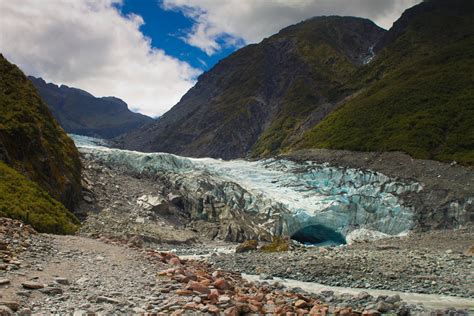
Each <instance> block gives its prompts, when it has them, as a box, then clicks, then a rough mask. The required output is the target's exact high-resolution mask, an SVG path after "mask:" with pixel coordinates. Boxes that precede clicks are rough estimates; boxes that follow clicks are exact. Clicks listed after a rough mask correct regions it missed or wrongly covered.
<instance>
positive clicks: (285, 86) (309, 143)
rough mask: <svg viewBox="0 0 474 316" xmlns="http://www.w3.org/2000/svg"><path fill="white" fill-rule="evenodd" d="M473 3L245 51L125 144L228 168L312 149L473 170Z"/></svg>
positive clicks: (461, 0) (302, 32)
mask: <svg viewBox="0 0 474 316" xmlns="http://www.w3.org/2000/svg"><path fill="white" fill-rule="evenodd" d="M472 7H473V3H472V1H467V0H454V1H443V0H429V1H424V2H422V3H420V4H418V5H417V6H414V7H413V8H411V9H408V10H407V11H406V12H405V13H404V14H403V15H402V17H401V18H400V19H399V20H398V21H396V22H395V23H394V25H393V27H392V28H391V29H390V30H389V31H385V30H382V29H380V28H378V27H377V26H376V25H375V24H373V23H372V22H371V21H368V20H364V19H359V18H352V17H318V18H313V19H310V20H307V21H304V22H301V23H299V24H296V25H293V26H290V27H288V28H286V29H283V30H282V31H280V32H279V33H278V34H276V35H274V36H272V37H270V38H268V39H265V40H263V41H262V42H261V43H259V44H256V45H249V46H247V47H244V48H242V49H240V50H238V51H237V52H235V53H234V54H232V55H230V56H229V57H228V58H226V59H224V60H222V61H221V62H220V63H218V64H217V65H216V66H215V67H214V68H213V69H211V70H210V71H209V72H207V73H205V74H203V75H202V76H201V77H200V78H199V80H198V83H197V84H196V86H195V87H193V88H192V89H191V90H190V91H189V92H188V93H187V94H186V95H185V96H184V97H183V98H182V100H181V101H180V102H179V103H178V104H177V105H175V106H174V107H173V108H172V109H171V110H170V111H169V112H168V113H166V114H165V115H163V117H162V118H161V119H160V120H159V121H157V122H155V123H154V124H151V125H148V126H146V127H144V128H142V129H139V130H137V131H134V132H132V133H129V134H127V135H124V136H123V137H120V138H119V139H118V140H117V144H118V145H119V146H121V147H124V148H131V149H138V150H144V151H165V152H171V153H177V154H181V155H188V156H198V157H201V156H211V157H220V158H224V159H230V158H237V157H249V156H250V157H266V156H271V155H276V154H280V153H287V152H290V151H294V150H297V149H303V148H329V149H349V150H357V151H367V150H370V151H404V152H406V153H408V154H410V155H412V156H413V157H416V158H423V159H437V160H442V161H450V160H457V161H459V162H461V163H465V164H472V163H474V149H473V148H474V140H473V138H472V137H473V136H472V135H474V130H473V128H474V122H473V118H474V115H473V108H472V107H473V105H474V102H473V95H472V91H473V89H472V87H473V86H474V85H473V78H472V73H474V72H473V65H474V62H473V48H474V45H472V44H473V31H472V30H473V28H472V21H473V9H472Z"/></svg>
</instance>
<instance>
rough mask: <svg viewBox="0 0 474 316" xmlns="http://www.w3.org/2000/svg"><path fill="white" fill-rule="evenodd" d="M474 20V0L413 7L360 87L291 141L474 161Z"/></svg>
mask: <svg viewBox="0 0 474 316" xmlns="http://www.w3.org/2000/svg"><path fill="white" fill-rule="evenodd" d="M473 21H474V3H473V2H472V1H459V0H455V1H441V0H437V1H426V2H423V3H421V4H419V5H417V6H415V7H413V8H411V9H409V10H407V11H406V12H405V13H404V14H403V15H402V17H401V18H400V19H399V20H398V21H397V22H396V23H395V24H394V26H393V27H392V29H390V31H389V32H388V33H387V34H385V35H384V37H382V39H381V40H380V41H379V43H378V44H377V46H376V47H375V50H376V51H377V58H375V59H374V61H373V62H372V63H370V64H369V65H368V66H367V67H364V68H363V69H361V71H360V72H359V73H358V74H357V76H355V78H354V80H353V82H352V83H351V84H352V85H353V86H354V87H357V89H360V90H359V91H360V93H358V94H357V95H354V97H353V98H351V99H350V100H348V101H347V102H345V103H344V105H343V106H342V107H340V108H339V109H338V110H336V111H334V112H333V113H331V114H330V115H328V116H327V117H326V118H325V119H324V120H323V121H322V122H320V123H319V124H317V125H315V126H314V127H312V128H311V129H310V130H308V131H307V132H306V133H305V134H304V136H303V137H302V138H301V139H300V140H298V141H297V142H296V143H294V144H292V146H290V147H293V148H315V147H317V148H331V149H349V150H362V151H397V150H398V151H404V152H406V153H408V154H410V155H411V156H413V157H416V158H422V159H435V160H441V161H452V160H456V161H459V162H462V163H465V164H471V165H472V164H474V76H473V74H474V28H473V23H472V22H473ZM365 82H369V84H361V83H365Z"/></svg>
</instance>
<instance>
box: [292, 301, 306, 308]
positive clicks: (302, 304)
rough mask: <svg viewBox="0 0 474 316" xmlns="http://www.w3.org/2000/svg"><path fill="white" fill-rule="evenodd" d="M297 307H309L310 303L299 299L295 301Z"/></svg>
mask: <svg viewBox="0 0 474 316" xmlns="http://www.w3.org/2000/svg"><path fill="white" fill-rule="evenodd" d="M295 307H296V308H304V307H308V303H306V301H305V300H297V301H296V302H295Z"/></svg>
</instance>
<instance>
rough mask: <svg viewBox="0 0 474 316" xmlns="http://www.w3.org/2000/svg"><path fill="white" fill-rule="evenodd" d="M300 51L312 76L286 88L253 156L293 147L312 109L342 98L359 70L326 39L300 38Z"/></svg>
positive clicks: (265, 154) (269, 154)
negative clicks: (341, 87) (345, 85)
mask: <svg viewBox="0 0 474 316" xmlns="http://www.w3.org/2000/svg"><path fill="white" fill-rule="evenodd" d="M313 32H314V30H313ZM300 36H301V35H300ZM298 53H299V56H300V58H301V59H302V60H303V61H304V62H305V63H307V65H308V66H309V71H310V73H311V75H310V77H302V78H300V79H298V80H296V81H295V82H294V83H293V84H292V85H291V87H290V88H289V89H288V90H287V91H286V94H285V95H284V96H283V100H282V102H281V105H280V109H279V111H278V113H277V114H276V116H275V117H274V119H273V120H272V122H271V124H270V125H269V127H267V128H266V129H265V130H264V131H263V133H262V134H261V135H260V137H259V139H258V140H257V142H256V143H255V144H254V145H253V147H252V153H251V155H252V156H253V157H268V156H271V155H274V154H276V153H278V152H279V151H280V149H281V148H285V147H287V146H289V145H290V144H291V142H292V141H293V137H294V134H295V133H296V132H297V130H298V129H300V128H302V126H301V125H302V124H303V122H304V121H305V120H306V119H307V118H308V116H310V115H311V113H312V111H314V110H315V109H316V108H317V107H318V106H320V104H321V103H324V102H325V100H331V101H334V100H338V99H339V98H341V96H342V93H340V92H339V91H338V89H339V88H340V86H341V85H342V84H343V83H345V82H346V81H347V80H349V78H351V75H352V74H353V73H354V72H355V71H356V66H355V65H354V64H353V63H351V62H350V61H349V60H348V58H347V57H345V56H344V55H343V54H342V53H340V52H338V51H337V50H336V49H334V48H332V47H331V46H329V45H327V44H325V43H324V42H323V43H316V44H315V43H312V42H309V41H306V40H302V39H300V41H299V42H298Z"/></svg>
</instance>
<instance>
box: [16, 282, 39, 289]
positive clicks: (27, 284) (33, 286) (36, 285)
mask: <svg viewBox="0 0 474 316" xmlns="http://www.w3.org/2000/svg"><path fill="white" fill-rule="evenodd" d="M21 285H22V286H23V287H24V288H25V289H29V290H38V289H42V288H44V284H41V283H38V282H34V281H26V282H23V283H22V284H21Z"/></svg>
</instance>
